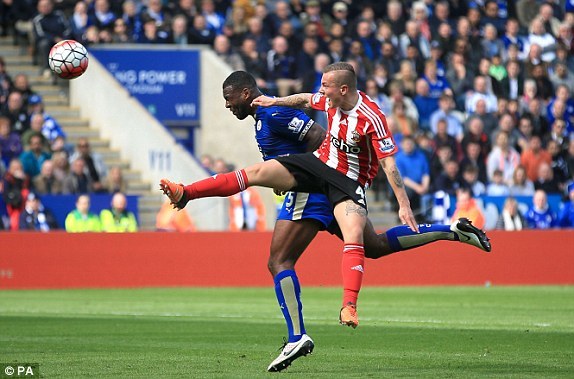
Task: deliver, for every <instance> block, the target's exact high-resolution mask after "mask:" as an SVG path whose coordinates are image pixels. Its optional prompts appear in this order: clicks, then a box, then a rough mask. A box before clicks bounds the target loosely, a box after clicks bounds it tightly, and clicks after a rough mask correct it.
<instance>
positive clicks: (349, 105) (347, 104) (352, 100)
mask: <svg viewBox="0 0 574 379" xmlns="http://www.w3.org/2000/svg"><path fill="white" fill-rule="evenodd" d="M358 101H359V93H358V92H356V91H355V92H349V95H348V96H347V97H346V98H345V100H343V103H342V104H341V106H340V107H339V108H341V110H343V111H345V112H348V111H350V110H352V109H353V108H355V106H356V105H357V102H358Z"/></svg>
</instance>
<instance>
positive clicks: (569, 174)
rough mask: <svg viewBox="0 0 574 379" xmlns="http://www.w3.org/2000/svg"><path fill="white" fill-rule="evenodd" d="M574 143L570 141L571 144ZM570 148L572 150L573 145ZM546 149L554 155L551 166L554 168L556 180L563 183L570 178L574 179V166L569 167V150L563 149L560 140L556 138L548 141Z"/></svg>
mask: <svg viewBox="0 0 574 379" xmlns="http://www.w3.org/2000/svg"><path fill="white" fill-rule="evenodd" d="M572 145H573V143H572V142H570V144H569V146H572ZM569 150H572V147H569ZM546 151H548V153H550V156H551V157H552V161H551V162H550V167H551V168H552V173H553V174H554V178H555V179H556V181H558V183H560V184H561V185H562V184H566V182H568V180H570V179H573V178H574V167H568V151H563V150H561V149H560V145H558V142H556V141H554V140H550V141H548V144H547V145H546Z"/></svg>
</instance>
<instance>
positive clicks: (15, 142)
mask: <svg viewBox="0 0 574 379" xmlns="http://www.w3.org/2000/svg"><path fill="white" fill-rule="evenodd" d="M21 153H22V142H21V141H20V136H18V134H16V133H14V132H12V128H11V125H10V119H9V118H8V117H4V116H0V157H1V158H2V162H3V163H4V167H8V165H9V164H10V161H11V160H12V159H14V158H17V157H19V156H20V154H21Z"/></svg>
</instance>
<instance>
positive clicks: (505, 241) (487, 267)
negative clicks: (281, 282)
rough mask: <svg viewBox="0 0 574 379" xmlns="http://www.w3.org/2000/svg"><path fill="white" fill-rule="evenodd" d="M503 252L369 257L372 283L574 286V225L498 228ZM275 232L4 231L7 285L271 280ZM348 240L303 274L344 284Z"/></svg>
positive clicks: (322, 247)
mask: <svg viewBox="0 0 574 379" xmlns="http://www.w3.org/2000/svg"><path fill="white" fill-rule="evenodd" d="M489 235H490V236H491V238H492V244H493V251H492V253H490V254H486V253H484V252H482V251H480V250H478V249H476V248H473V247H472V246H469V245H465V244H461V243H453V242H446V241H440V242H437V243H433V244H430V245H427V246H425V247H422V248H419V249H415V250H410V251H406V252H401V253H397V254H393V255H391V256H388V257H384V258H381V259H378V260H376V261H375V260H367V262H366V271H365V278H364V285H372V286H377V285H484V284H489V283H490V284H492V285H515V284H516V285H526V284H574V231H573V230H552V231H522V232H502V231H492V232H490V233H489ZM270 241H271V233H269V232H262V233H257V232H250V233H249V232H248V233H225V232H221V233H220V232H204V233H160V232H156V233H154V232H147V233H131V234H130V233H126V234H105V233H94V234H92V233H86V234H66V233H64V232H53V233H36V232H28V233H26V232H19V233H2V234H0V289H27V288H114V287H172V286H269V285H270V284H271V283H272V278H271V277H270V275H269V273H268V272H267V267H266V263H267V257H268V251H269V243H270ZM341 251H342V243H341V242H340V241H339V240H338V239H337V238H335V237H333V236H330V235H329V234H327V233H320V235H319V236H318V237H317V238H316V239H315V241H314V242H313V243H312V244H311V246H310V247H309V249H308V251H306V252H305V254H303V256H302V257H301V259H300V261H299V263H298V266H297V270H298V274H299V277H300V279H301V282H302V283H303V284H304V285H307V286H308V285H311V286H340V285H341V274H340V261H341Z"/></svg>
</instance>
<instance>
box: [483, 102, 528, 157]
mask: <svg viewBox="0 0 574 379" xmlns="http://www.w3.org/2000/svg"><path fill="white" fill-rule="evenodd" d="M501 132H505V133H506V134H508V143H509V144H510V146H512V147H513V148H515V149H516V150H517V151H518V152H522V151H524V150H525V149H526V148H528V141H527V140H526V139H524V138H522V135H521V133H520V132H519V131H518V130H517V129H516V121H515V120H514V117H512V115H511V114H510V113H508V112H505V113H503V114H502V115H501V116H500V118H499V120H498V130H497V131H495V132H494V133H493V135H492V136H491V137H490V138H491V139H492V140H493V141H496V136H497V135H498V134H499V133H501Z"/></svg>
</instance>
